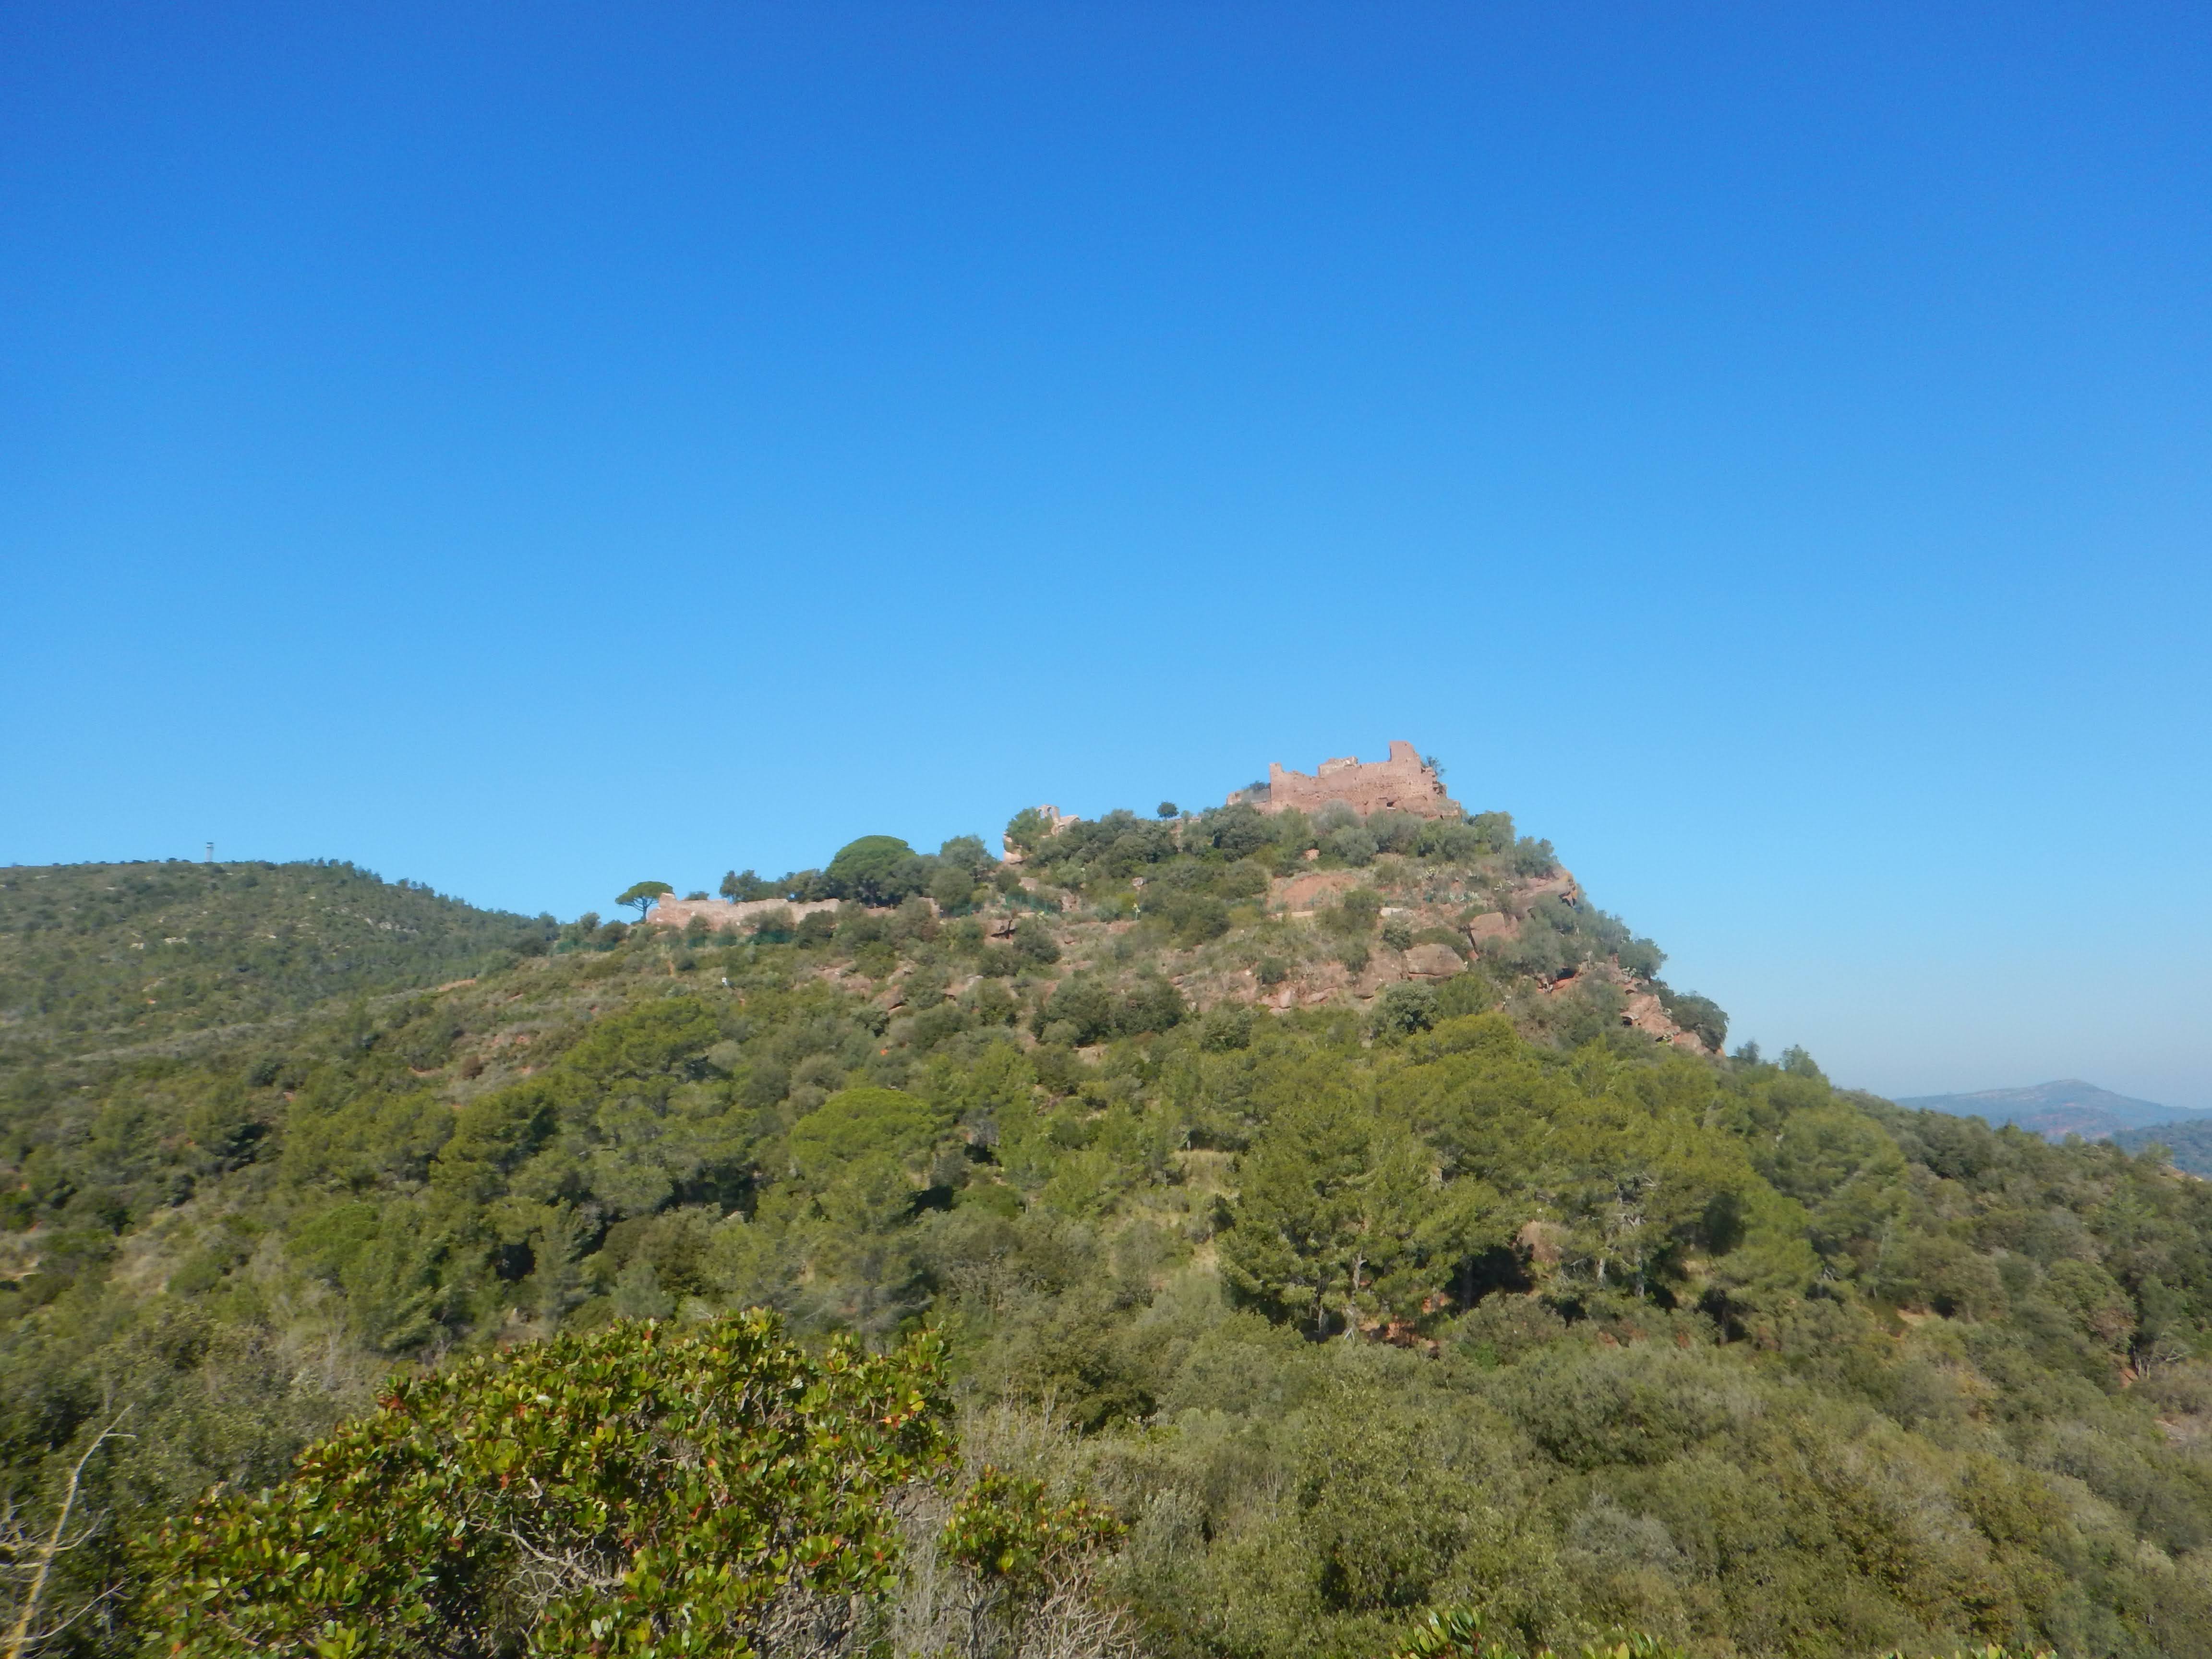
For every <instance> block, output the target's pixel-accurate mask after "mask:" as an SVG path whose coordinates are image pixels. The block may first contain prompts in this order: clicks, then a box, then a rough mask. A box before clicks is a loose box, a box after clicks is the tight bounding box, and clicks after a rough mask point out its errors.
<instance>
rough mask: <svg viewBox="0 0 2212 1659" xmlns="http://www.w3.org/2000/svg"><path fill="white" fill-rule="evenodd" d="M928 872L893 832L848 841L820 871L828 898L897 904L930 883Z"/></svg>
mask: <svg viewBox="0 0 2212 1659" xmlns="http://www.w3.org/2000/svg"><path fill="white" fill-rule="evenodd" d="M930 876H931V872H930V870H929V867H928V866H927V865H925V864H924V863H923V862H922V861H921V858H920V856H919V855H917V854H915V850H914V848H911V847H909V846H908V845H907V844H906V843H905V842H902V841H901V840H900V839H899V838H898V837H897V836H861V837H860V840H858V841H855V842H848V843H847V844H846V845H845V846H843V847H842V848H839V849H838V851H837V856H836V858H834V859H831V860H829V868H828V869H826V870H824V871H823V872H822V877H823V888H824V889H825V890H826V891H827V892H828V895H829V896H830V897H831V898H848V899H857V900H859V901H860V902H861V903H863V904H896V903H898V902H901V901H902V900H903V899H908V898H911V897H912V896H914V895H915V894H916V893H919V892H921V891H922V890H924V889H926V888H927V886H928V885H929V882H930Z"/></svg>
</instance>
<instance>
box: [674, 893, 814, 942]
mask: <svg viewBox="0 0 2212 1659" xmlns="http://www.w3.org/2000/svg"><path fill="white" fill-rule="evenodd" d="M842 902H843V901H842V900H839V899H807V900H805V901H795V900H792V899H780V898H764V899H740V900H738V901H737V902H732V901H730V900H728V899H680V898H678V897H676V896H673V895H672V894H671V896H668V897H666V898H664V899H662V900H661V901H660V902H659V903H657V904H655V905H654V906H653V908H652V909H651V910H650V911H649V912H647V915H646V918H645V919H646V920H647V921H650V922H653V923H654V924H656V925H657V926H659V927H684V925H686V924H687V923H688V922H690V920H691V918H692V917H694V916H703V917H704V918H706V922H707V926H708V927H709V928H711V929H713V930H714V931H716V932H718V933H719V932H720V930H721V929H723V928H725V927H735V928H737V929H738V931H739V932H743V931H744V929H745V927H748V926H749V925H750V923H751V922H752V921H753V919H754V918H755V917H757V916H764V915H767V914H768V913H769V911H771V910H788V911H790V912H791V919H792V920H793V921H798V920H799V917H801V916H803V915H808V914H809V913H810V912H812V911H815V910H835V909H836V908H838V906H839V905H840V904H841V903H842Z"/></svg>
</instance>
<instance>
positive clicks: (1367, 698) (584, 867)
mask: <svg viewBox="0 0 2212 1659" xmlns="http://www.w3.org/2000/svg"><path fill="white" fill-rule="evenodd" d="M2208 209H2212V11H2208V10H2207V9H2205V8H2204V7H2203V6H2201V5H2194V6H2190V5H2171V6H2157V5H2132V6H2131V5H2118V6H2096V7H2092V6H2087V5H2078V6H2071V7H2052V6H2044V5H2036V4H2026V3H2018V0H2008V3H2004V4H2002V5H1999V4H1990V5H1987V6H1979V7H1974V6H1955V5H1936V6H1930V5H1926V4H1912V5H1904V4H1897V5H1872V4H1870V5H1862V6H1850V7H1839V6H1811V5H1788V6H1773V5H1760V6H1723V5H1690V6H1683V5H1662V4H1656V3H1653V4H1641V5H1632V4H1621V5H1612V6H1578V5H1571V4H1570V5H1558V6H1553V5H1545V6H1527V5H1522V6H1511V7H1492V8H1481V7H1471V6H1467V5H1462V4H1449V5H1423V4H1410V3H1401V4H1393V5H1389V6H1370V5H1352V4H1343V5H1338V6H1333V7H1316V6H1299V5H1269V6H1240V5H1202V4H1174V5H1139V4H1117V5H1113V6H1103V5H1083V6H1074V5H1066V6H1062V5H1003V6H927V5H921V4H898V5H866V4H854V5H841V6H805V5H798V4H783V5H775V6H759V5H744V4H728V3H716V4H702V5H696V6H687V5H679V4H661V5H647V6H623V7H613V6H608V7H603V8H583V7H574V6H560V5H551V4H546V5H532V6H522V5H505V6H496V7H494V6H478V5H469V4H465V3H462V4H456V3H451V0H441V3H438V4H436V5H423V6H408V5H404V4H396V3H385V4H379V5H376V6H355V7H342V6H308V7H301V6H283V7H277V6H268V7H257V6H246V5H233V6H220V5H204V6H191V7H178V6H169V5H158V6H157V5H126V4H99V3H84V0H66V3H40V0H18V3H15V4H11V5H9V6H8V7H7V8H5V9H4V10H0V571H4V577H5V581H4V588H0V592H4V594H5V598H6V602H5V604H4V605H0V709H4V719H0V732H4V738H0V792H4V793H0V861H24V862H45V861H50V860H76V859H95V858H96V859H110V858H125V857H161V856H167V855H175V854H183V855H197V854H198V852H199V850H200V847H201V843H202V842H204V841H207V840H210V839H212V840H213V841H215V842H216V844H217V850H218V853H219V854H222V855H226V856H230V857H247V856H253V857H267V858H293V857H301V856H311V855H326V856H336V857H346V858H351V859H353V860H356V861H357V862H360V863H362V864H365V865H367V866H370V867H372V868H374V869H377V870H379V871H380V872H383V873H384V874H386V875H387V876H393V877H397V876H402V875H404V876H409V877H412V878H416V879H419V880H424V881H428V882H430V883H432V884H435V885H436V886H438V887H439V888H441V889H442V890H448V891H453V892H458V893H459V894H461V895H463V896H466V897H468V898H471V899H473V900H476V901H477V902H483V903H492V904H498V905H503V906H511V907H513V908H519V909H523V910H528V911H535V910H538V909H540V908H550V909H551V910H554V911H556V912H557V913H559V914H562V915H574V914H575V913H576V912H578V911H580V910H582V909H584V908H599V909H611V908H612V907H611V904H610V903H609V901H610V899H611V896H612V895H613V894H614V893H615V892H616V890H618V889H619V888H621V887H622V886H623V885H625V884H628V883H629V882H630V881H632V880H634V879H636V878H641V877H654V878H662V879H665V880H669V881H671V882H674V883H676V884H678V885H679V887H685V888H688V887H691V886H695V885H696V886H710V885H712V884H714V882H715V881H716V880H717V879H718V878H719V877H720V874H721V872H723V871H724V870H725V869H727V868H729V867H731V866H757V867H758V868H760V869H761V870H763V872H776V871H781V870H783V869H786V868H788V867H792V866H799V865H805V864H812V863H817V862H819V861H820V860H823V858H824V857H826V856H827V854H829V852H830V851H832V850H834V848H836V847H837V846H838V845H839V844H840V843H842V842H844V841H845V840H847V839H848V838H850V837H852V836H856V835H860V834H863V833H868V832H877V831H889V832H892V833H896V834H900V835H903V836H908V838H909V839H911V840H913V841H914V842H916V843H917V844H922V845H934V844H935V842H937V841H938V840H939V839H941V838H942V837H944V836H947V835H951V834H957V833H960V832H963V831H971V830H973V831H983V832H987V833H988V832H994V831H995V829H996V828H997V827H998V826H999V825H1000V824H1001V823H1003V822H1004V821H1005V819H1006V817H1007V816H1008V815H1009V814H1010V813H1011V812H1012V811H1013V810H1015V809H1016V808H1018V807H1019V806H1021V805H1024V804H1027V803H1030V802H1036V801H1041V800H1049V801H1053V802H1055V803H1057V804H1058V805H1061V806H1063V807H1065V808H1067V809H1069V810H1072V811H1079V812H1083V813H1085V814H1090V813H1093V812H1096V811H1100V810H1103V809H1104V808H1107V807H1110V806H1113V805H1134V806H1137V807H1139V808H1140V809H1142V808H1149V807H1151V806H1152V805H1153V804H1154V803H1155V802H1156V801H1158V799H1160V798H1162V797H1163V796H1166V797H1171V798H1173V799H1176V800H1177V801H1179V802H1182V803H1183V804H1184V805H1194V804H1206V803H1208V802H1212V801H1214V800H1218V799H1219V798H1220V796H1221V794H1222V793H1224V792H1225V791H1226V790H1228V789H1230V788H1231V787H1236V786H1237V785H1240V784H1242V783H1243V782H1245V781H1248V780H1249V779H1250V778H1251V777H1253V776H1254V775H1256V774H1258V773H1260V772H1261V771H1262V770H1264V769H1265V767H1266V764H1267V762H1268V761H1269V760H1271V759H1279V760H1281V761H1284V762H1285V763H1289V764H1292V765H1297V766H1301V767H1310V766H1311V765H1312V764H1313V763H1315V762H1316V761H1318V760H1320V759H1321V758H1322V757H1325V756H1328V755H1335V754H1347V753H1358V754H1360V755H1362V756H1364V757H1368V758H1377V757H1380V755H1381V753H1382V750H1383V744H1385V743H1386V742H1387V741H1388V740H1389V739H1390V738H1396V737H1403V738H1408V739H1410V740H1412V741H1413V742H1414V743H1415V744H1419V746H1420V747H1421V748H1422V749H1423V750H1433V751H1436V752H1437V753H1440V754H1441V755H1442V756H1443V757H1444V758H1445V760H1446V761H1447V763H1448V764H1449V781H1450V783H1451V785H1452V787H1454V789H1455V793H1458V794H1459V795H1460V796H1461V798H1462V799H1465V800H1466V801H1468V803H1469V804H1470V805H1473V806H1475V807H1478V808H1487V807H1505V808H1508V809H1510V810H1511V811H1513V812H1514V813H1515V814H1516V817H1518V819H1519V820H1520V822H1521V823H1522V827H1523V828H1524V829H1528V830H1529V831H1532V832H1534V833H1535V834H1539V835H1544V836H1550V837H1551V838H1552V839H1553V841H1554V842H1556V843H1557V844H1558V846H1559V849H1560V851H1561V853H1562V854H1563V855H1564V856H1565V859H1566V860H1567V861H1568V862H1569V863H1570V865H1571V866H1572V867H1573V868H1574V869H1575V871H1576V872H1577V873H1578V874H1579V875H1580V876H1581V877H1582V878H1583V882H1584V884H1586V886H1587V887H1588V888H1589V890H1590V891H1591V893H1592V894H1593V895H1594V896H1595V898H1596V900H1597V901H1598V902H1600V903H1601V904H1603V905H1605V906H1606V907H1607V908H1612V909H1614V910H1617V911H1619V912H1620V913H1621V914H1623V915H1626V917H1627V918H1628V919H1629V920H1630V921H1632V923H1633V924H1634V925H1636V926H1637V927H1639V928H1640V929H1642V930H1644V931H1646V932H1648V933H1650V934H1652V935H1653V936H1654V937H1656V939H1658V940H1659V942H1660V943H1661V944H1662V945H1663V946H1665V947H1666V948H1667V949H1668V951H1670V952H1672V954H1673V957H1674V961H1673V963H1672V965H1671V968H1670V970H1669V975H1670V977H1671V978H1672V979H1674V981H1675V982H1676V983H1678V984H1680V985H1682V986H1684V987H1686V988H1692V989H1697V990H1701V991H1704V992H1706V993H1708V994H1711V995H1713V996H1715V997H1716V998H1717V999H1718V1000H1721V1002H1722V1003H1723V1005H1724V1006H1727V1007H1728V1008H1729V1010H1730V1011H1731V1012H1732V1013H1733V1014H1734V1015H1735V1036H1737V1037H1739V1038H1740V1037H1746V1036H1748V1037H1755V1038H1758V1039H1759V1040H1760V1041H1761V1042H1764V1043H1765V1044H1766V1045H1767V1046H1768V1047H1769V1048H1775V1047H1778V1046H1780V1045H1781V1044H1784V1043H1787V1042H1803V1043H1805V1044H1806V1045H1808V1047H1809V1048H1811V1049H1812V1050H1813V1052H1814V1054H1815V1056H1816V1057H1817V1058H1819V1059H1820V1060H1821V1061H1822V1062H1823V1063H1824V1064H1825V1065H1826V1066H1827V1067H1828V1069H1829V1070H1830V1071H1831V1072H1832V1073H1833V1074H1835V1075H1836V1076H1837V1077H1838V1079H1841V1080H1843V1081H1845V1082H1848V1083H1852V1084H1857V1085H1864V1086H1869V1087H1872V1088H1875V1089H1878V1090H1881V1091H1885V1092H1892V1093H1919V1092H1925V1091H1936V1090H1943V1089H1952V1088H1973V1087H1984V1086H1993V1085H2009V1084H2018V1083H2025V1082H2030V1081H2034V1080H2039V1079H2044V1078H2048V1077H2053V1076H2063V1075H2080V1076H2085V1077H2088V1078H2090V1079H2093V1080H2095V1081H2098V1082H2100V1083H2103V1084H2105V1085H2107V1086H2110V1087H2113V1088H2118V1089H2123V1090H2125V1091H2129V1092H2131V1093H2137V1094H2143V1095H2147V1096H2148V1097H2151V1098H2154V1099H2160V1100H2164V1101H2166V1102H2168V1103H2172V1104H2177V1105H2187V1106H2212V1018H2208V1012H2207V1010H2208V1001H2209V1000H2212V969H2208V967H2207V950H2206V940H2207V938H2208V934H2212V854H2208V835H2207V821H2208V808H2212V787H2208V781H2207V780H2208V766H2207V763H2208V759H2212V752H2208V751H2212V742H2208V736H2207V716H2208V714H2212V695H2208V694H2209V693H2212V651H2208V649H2207V643H2206V635H2207V622H2208V613H2212V574H2208V554H2212V536H2208V524H2209V523H2212V520H2208V509H2212V471H2208V466H2207V459H2208V446H2207V440H2208V436H2212V430H2208V425H2209V423H2208V414H2212V339H2208V329H2207V324H2208V315H2209V314H2212V211H2208Z"/></svg>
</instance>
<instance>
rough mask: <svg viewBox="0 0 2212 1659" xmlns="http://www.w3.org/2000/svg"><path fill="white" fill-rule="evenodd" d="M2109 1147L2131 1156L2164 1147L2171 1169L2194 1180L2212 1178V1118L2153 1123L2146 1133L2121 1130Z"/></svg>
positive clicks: (2140, 1130) (2134, 1130)
mask: <svg viewBox="0 0 2212 1659" xmlns="http://www.w3.org/2000/svg"><path fill="white" fill-rule="evenodd" d="M2112 1144H2113V1145H2114V1146H2120V1147H2124V1149H2126V1150H2127V1151H2129V1152H2143V1151H2144V1150H2146V1149H2147V1148H2149V1147H2152V1146H2163V1147H2165V1148H2166V1155H2167V1156H2168V1157H2169V1158H2172V1160H2173V1167H2174V1168H2175V1169H2177V1170H2187V1171H2188V1172H2189V1173H2190V1174H2191V1175H2193V1176H2212V1118H2188V1119H2184V1120H2183V1121H2179V1122H2177V1123H2154V1124H2152V1125H2151V1126H2150V1127H2148V1128H2147V1129H2123V1130H2121V1131H2119V1132H2118V1133H2117V1134H2115V1135H2113V1137H2112Z"/></svg>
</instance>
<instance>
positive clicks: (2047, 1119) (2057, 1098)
mask: <svg viewBox="0 0 2212 1659" xmlns="http://www.w3.org/2000/svg"><path fill="white" fill-rule="evenodd" d="M1898 1104H1899V1105H1900V1106H1907V1107H1911V1108H1912V1109H1914V1110H1916V1111H1924V1112H1944V1113H1948V1115H1951V1116H1953V1117H1978V1118H1980V1119H1981V1120H1982V1121H1984V1122H1985V1123H1988V1124H1989V1125H1990V1127H1998V1126H2000V1125H2002V1124H2007V1123H2011V1124H2016V1125H2018V1126H2019V1127H2021V1128H2023V1129H2027V1130H2029V1131H2032V1132H2033V1133H2036V1134H2039V1135H2041V1136H2043V1137H2044V1138H2045V1139H2047V1140H2060V1139H2064V1138H2065V1137H2066V1136H2068V1135H2070V1134H2071V1135H2080V1136H2081V1137H2082V1139H2085V1140H2102V1139H2106V1138H2107V1137H2109V1136H2112V1135H2116V1134H2118V1133H2122V1132H2123V1131H2124V1130H2130V1129H2146V1128H2148V1127H2151V1126H2153V1125H2154V1124H2166V1123H2193V1122H2202V1121H2207V1120H2212V1112H2192V1111H2186V1110H2184V1109H2181V1108H2179V1107H2175V1106H2161V1105H2160V1104H2158V1103H2157V1102H2155V1101H2150V1100H2137V1099H2136V1098H2135V1097H2132V1096H2130V1095H2121V1094H2115V1093H2113V1092H2112V1091H2111V1090H2110V1089H2100V1088H2099V1087H2098V1086H2097V1085H2095V1084H2093V1083H2085V1082H2083V1081H2082V1080H2081V1079H2079V1078H2062V1079H2059V1080H2057V1082H2055V1083H2038V1084H2033V1085H2030V1086H2029V1087H2027V1088H2025V1089H1984V1090H1982V1091H1979V1092H1978V1093H1975V1094H1968V1095H1919V1096H1916V1097H1912V1098H1911V1099H1907V1100H1899V1102H1898Z"/></svg>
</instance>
